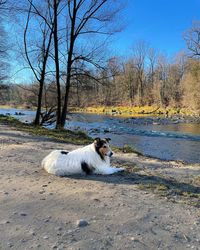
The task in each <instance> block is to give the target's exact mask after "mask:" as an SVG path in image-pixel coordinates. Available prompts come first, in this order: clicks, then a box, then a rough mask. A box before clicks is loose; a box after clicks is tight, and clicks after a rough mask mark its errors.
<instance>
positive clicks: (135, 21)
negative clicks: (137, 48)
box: [114, 0, 200, 56]
mask: <svg viewBox="0 0 200 250" xmlns="http://www.w3.org/2000/svg"><path fill="white" fill-rule="evenodd" d="M124 12H125V18H126V19H127V20H128V25H127V27H126V29H125V30H124V31H123V32H122V33H120V34H118V35H117V41H115V43H114V46H116V49H115V50H116V52H117V53H120V54H121V55H126V54H128V53H129V51H130V49H131V47H132V45H133V43H134V41H137V40H146V41H147V42H149V43H150V45H151V46H152V47H154V48H157V49H158V50H159V51H160V52H166V53H167V54H168V55H169V56H170V55H171V54H174V53H178V52H179V51H180V50H182V49H184V48H185V43H184V40H183V37H182V34H183V32H184V31H186V30H187V29H188V28H189V27H190V26H191V25H192V22H193V21H194V20H200V0H129V3H128V5H127V7H126V9H125V10H124Z"/></svg>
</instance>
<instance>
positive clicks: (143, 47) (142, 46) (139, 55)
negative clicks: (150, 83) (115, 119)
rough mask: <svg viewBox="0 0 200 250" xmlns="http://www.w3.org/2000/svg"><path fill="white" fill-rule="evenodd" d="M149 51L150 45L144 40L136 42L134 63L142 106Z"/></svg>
mask: <svg viewBox="0 0 200 250" xmlns="http://www.w3.org/2000/svg"><path fill="white" fill-rule="evenodd" d="M148 49H149V45H148V44H147V42H146V41H143V40H141V41H138V42H136V43H135V45H134V46H133V61H134V68H135V70H136V74H137V85H138V96H139V103H140V105H143V96H144V89H145V65H146V61H145V60H146V58H147V52H148Z"/></svg>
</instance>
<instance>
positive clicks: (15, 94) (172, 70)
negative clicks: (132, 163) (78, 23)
mask: <svg viewBox="0 0 200 250" xmlns="http://www.w3.org/2000/svg"><path fill="white" fill-rule="evenodd" d="M139 43H141V42H139ZM142 44H143V46H144V44H146V43H144V42H143V41H142ZM140 46H141V44H140ZM134 49H135V48H134ZM146 52H147V53H150V55H149V54H146V56H145V60H144V61H143V62H139V61H138V60H139V59H138V58H136V57H134V56H133V57H131V58H129V59H128V60H127V61H123V60H122V59H121V58H111V59H110V60H109V61H108V65H107V67H108V69H107V70H106V71H99V70H98V71H96V70H94V71H90V72H88V75H84V76H82V75H77V76H76V77H75V78H73V81H72V82H71V88H70V92H69V96H70V99H69V106H71V107H82V108H83V107H87V106H120V105H123V106H144V105H149V106H156V107H168V106H170V107H176V108H181V107H185V108H189V109H192V110H196V111H198V110H200V61H199V59H196V58H190V57H187V56H186V55H185V54H184V53H180V54H179V55H176V56H175V57H174V58H170V59H167V58H166V56H165V55H162V54H161V55H159V54H158V53H156V50H153V49H151V48H148V51H146ZM152 57H153V58H152ZM97 79H99V81H97ZM63 89H64V85H63V84H61V93H64V91H63ZM37 91H38V84H37V83H33V84H30V85H29V86H23V85H13V86H12V88H11V89H10V95H9V102H10V103H11V104H13V105H22V104H23V105H25V106H34V107H37ZM55 96H56V82H55V81H53V80H50V79H49V80H48V82H46V84H45V87H44V95H43V98H42V106H43V107H45V108H46V109H47V110H48V109H49V108H52V107H56V105H57V102H56V99H55ZM63 99H64V96H63V95H62V94H61V100H63Z"/></svg>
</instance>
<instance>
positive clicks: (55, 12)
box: [54, 0, 61, 128]
mask: <svg viewBox="0 0 200 250" xmlns="http://www.w3.org/2000/svg"><path fill="white" fill-rule="evenodd" d="M57 10H58V4H57V0H54V51H55V66H56V86H57V118H56V128H59V127H60V125H61V91H60V69H59V55H58V25H57V16H58V13H57V12H58V11H57Z"/></svg>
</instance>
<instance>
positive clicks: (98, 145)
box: [94, 137, 110, 160]
mask: <svg viewBox="0 0 200 250" xmlns="http://www.w3.org/2000/svg"><path fill="white" fill-rule="evenodd" d="M106 139H107V138H106ZM106 139H104V140H101V139H100V138H99V137H98V138H95V140H94V145H95V149H96V152H97V153H98V154H99V155H100V157H101V159H102V160H105V157H106V155H107V154H108V153H109V152H110V146H109V144H108V140H106Z"/></svg>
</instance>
